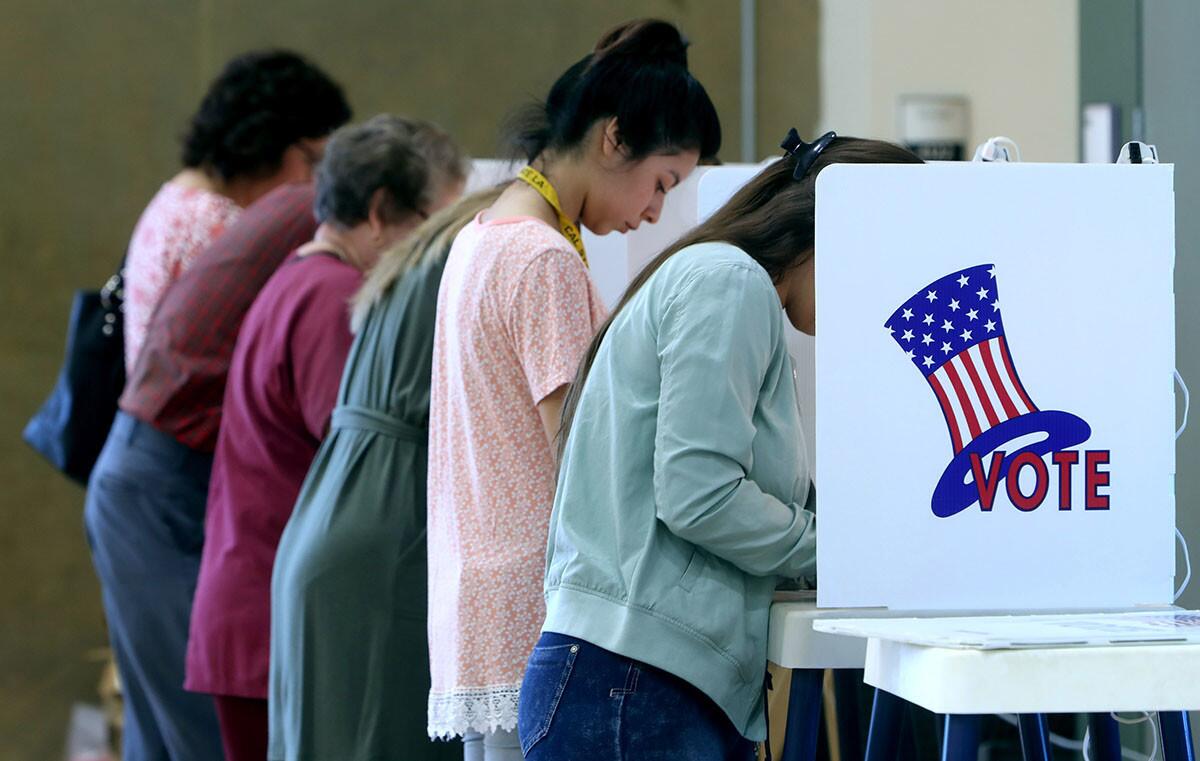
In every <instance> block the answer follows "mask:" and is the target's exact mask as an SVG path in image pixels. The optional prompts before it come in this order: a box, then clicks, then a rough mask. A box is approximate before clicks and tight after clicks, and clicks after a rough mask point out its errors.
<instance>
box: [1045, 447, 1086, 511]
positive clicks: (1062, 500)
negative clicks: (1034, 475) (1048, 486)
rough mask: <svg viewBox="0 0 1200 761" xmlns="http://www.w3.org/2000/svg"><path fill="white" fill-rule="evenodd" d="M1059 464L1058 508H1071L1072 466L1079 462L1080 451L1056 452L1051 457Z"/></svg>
mask: <svg viewBox="0 0 1200 761" xmlns="http://www.w3.org/2000/svg"><path fill="white" fill-rule="evenodd" d="M1050 459H1051V460H1054V464H1055V465H1057V466H1058V509H1059V510H1070V509H1071V468H1073V467H1075V466H1076V465H1078V464H1079V453H1078V452H1076V451H1075V450H1070V451H1067V452H1055V453H1054V454H1053V455H1052V456H1051V457H1050Z"/></svg>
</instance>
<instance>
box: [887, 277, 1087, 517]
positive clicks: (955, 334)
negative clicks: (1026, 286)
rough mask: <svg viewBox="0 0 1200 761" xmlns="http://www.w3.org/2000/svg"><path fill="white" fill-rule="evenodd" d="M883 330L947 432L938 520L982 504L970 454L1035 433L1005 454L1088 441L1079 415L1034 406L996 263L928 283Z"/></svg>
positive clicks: (937, 495) (937, 496)
mask: <svg viewBox="0 0 1200 761" xmlns="http://www.w3.org/2000/svg"><path fill="white" fill-rule="evenodd" d="M884 328H885V329H886V330H887V331H888V333H889V334H890V335H891V337H892V338H893V339H894V340H895V341H896V343H897V344H899V345H900V348H901V350H902V351H904V354H905V356H907V357H908V358H909V359H910V360H911V361H912V363H913V365H914V366H915V367H916V368H917V370H919V371H920V372H921V374H922V375H923V376H924V377H925V380H926V381H927V382H928V383H929V387H930V389H931V390H932V391H933V395H934V397H935V398H936V399H937V402H938V406H939V407H940V408H941V411H942V415H943V417H944V418H945V420H946V427H947V428H948V429H949V433H950V443H951V445H952V446H953V449H954V458H953V459H952V460H951V462H950V465H949V466H947V468H946V470H945V471H944V472H943V473H942V477H941V479H940V480H939V482H938V485H937V488H936V489H935V490H934V494H933V504H932V507H933V512H934V514H935V515H937V516H938V517H942V518H945V517H949V516H951V515H954V514H956V513H959V512H961V511H962V510H964V509H966V508H967V507H969V506H970V505H971V504H972V503H974V502H976V501H977V500H978V499H979V491H978V489H977V488H976V486H975V484H974V482H973V480H972V471H971V455H972V454H977V455H979V456H980V458H986V457H987V455H988V454H990V453H991V452H993V451H996V450H1000V449H1002V448H1003V447H1004V445H1005V444H1007V443H1008V442H1011V441H1014V440H1016V439H1018V438H1021V437H1024V436H1028V435H1029V434H1039V433H1040V434H1044V438H1042V439H1041V440H1039V441H1035V442H1034V443H1032V444H1028V445H1026V446H1023V447H1021V448H1020V449H1017V450H1015V451H1013V452H1008V453H1007V454H1009V455H1012V456H1015V455H1017V454H1020V453H1021V452H1027V451H1028V452H1034V453H1036V454H1037V455H1038V456H1039V457H1040V456H1042V455H1045V454H1046V453H1048V452H1055V451H1059V450H1062V449H1067V448H1070V447H1073V446H1077V445H1079V444H1081V443H1083V442H1084V441H1087V439H1088V437H1090V436H1091V433H1092V431H1091V427H1090V426H1089V425H1088V424H1087V423H1086V422H1085V421H1084V420H1083V419H1081V418H1079V417H1077V416H1076V415H1072V414H1071V413H1068V412H1060V411H1057V410H1042V409H1039V408H1038V406H1037V405H1036V404H1035V403H1034V401H1033V399H1032V397H1031V396H1030V394H1029V392H1028V390H1026V388H1025V385H1024V384H1023V383H1022V382H1021V377H1020V375H1018V374H1017V368H1016V364H1015V363H1014V361H1013V357H1012V352H1011V350H1010V348H1009V345H1008V339H1007V337H1006V336H1005V334H1004V323H1003V320H1002V315H1001V312H1000V294H999V289H998V286H997V282H996V268H995V266H994V265H991V264H980V265H976V266H974V267H968V268H967V269H964V270H960V271H958V272H953V273H951V274H949V275H946V276H945V277H942V278H940V279H938V280H935V281H933V282H932V283H930V284H929V285H927V286H926V287H924V288H922V289H921V290H920V291H918V292H917V293H915V294H914V295H913V297H912V298H910V299H908V300H907V301H905V302H904V304H902V305H901V306H900V307H899V308H898V309H897V310H896V311H895V312H893V313H892V316H891V317H890V318H888V320H887V322H885V323H884ZM1000 477H1001V478H1003V477H1004V474H1003V472H1002V473H1001V475H1000Z"/></svg>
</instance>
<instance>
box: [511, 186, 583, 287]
mask: <svg viewBox="0 0 1200 761" xmlns="http://www.w3.org/2000/svg"><path fill="white" fill-rule="evenodd" d="M517 177H518V178H520V179H521V180H524V181H525V183H526V184H527V185H529V187H531V188H533V189H534V190H536V191H537V192H539V193H541V194H542V198H545V199H546V203H548V204H550V205H551V206H553V207H554V211H555V212H557V213H558V227H559V229H560V230H562V234H563V237H564V238H566V239H567V240H569V241H571V245H572V246H574V247H575V250H576V251H578V252H579V258H580V259H582V260H583V266H584V267H586V266H588V260H587V253H586V252H585V251H584V250H583V236H582V235H580V234H579V228H578V227H576V226H575V223H574V222H572V221H571V220H569V219H567V215H566V214H563V210H562V207H561V206H559V205H558V193H557V192H555V190H554V186H553V185H551V184H550V180H547V179H546V177H545V175H543V174H542V173H541V172H539V171H538V170H536V169H534V168H533V167H531V166H527V167H525V168H524V169H522V170H521V172H520V174H518V175H517Z"/></svg>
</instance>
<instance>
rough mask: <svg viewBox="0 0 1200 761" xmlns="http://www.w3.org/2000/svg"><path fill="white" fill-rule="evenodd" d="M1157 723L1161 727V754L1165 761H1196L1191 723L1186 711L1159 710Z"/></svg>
mask: <svg viewBox="0 0 1200 761" xmlns="http://www.w3.org/2000/svg"><path fill="white" fill-rule="evenodd" d="M1158 723H1159V726H1160V727H1162V743H1163V756H1164V757H1165V758H1166V761H1196V752H1195V751H1194V750H1192V725H1191V722H1189V721H1188V715H1187V711H1161V712H1160V713H1159V714H1158Z"/></svg>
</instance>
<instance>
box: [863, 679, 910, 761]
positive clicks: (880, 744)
mask: <svg viewBox="0 0 1200 761" xmlns="http://www.w3.org/2000/svg"><path fill="white" fill-rule="evenodd" d="M904 708H905V701H904V700H903V699H902V698H898V697H896V696H895V695H893V694H892V693H890V692H887V691H885V690H880V689H878V688H877V689H876V690H875V700H874V701H873V702H872V703H871V727H870V729H868V730H867V752H866V761H894V759H895V758H896V752H897V750H898V749H899V747H900V726H901V722H902V721H903V719H904Z"/></svg>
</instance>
